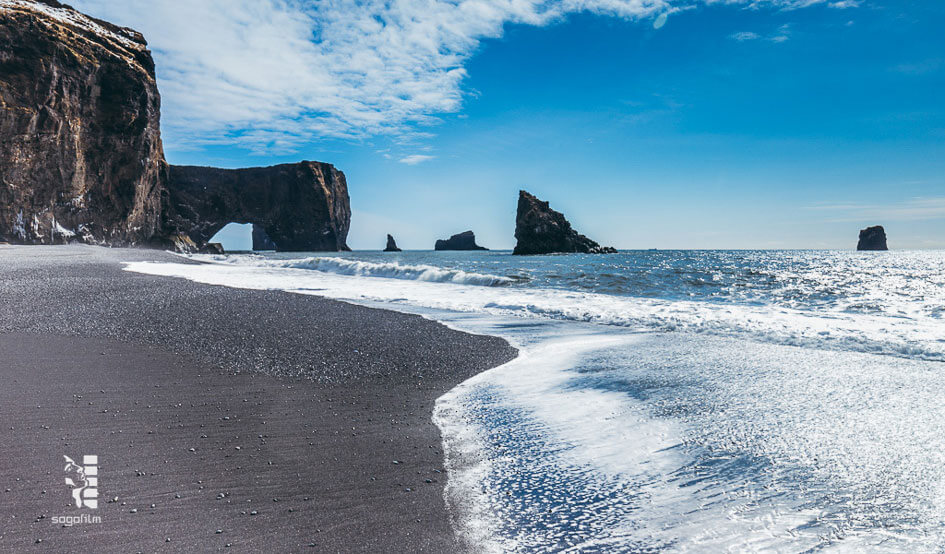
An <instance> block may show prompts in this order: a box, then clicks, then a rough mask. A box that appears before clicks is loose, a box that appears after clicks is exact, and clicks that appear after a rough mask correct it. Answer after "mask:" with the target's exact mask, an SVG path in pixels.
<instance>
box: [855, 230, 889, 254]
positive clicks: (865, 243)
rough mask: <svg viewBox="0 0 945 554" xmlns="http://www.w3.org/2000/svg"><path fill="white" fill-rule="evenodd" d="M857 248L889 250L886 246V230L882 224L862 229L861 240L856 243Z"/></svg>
mask: <svg viewBox="0 0 945 554" xmlns="http://www.w3.org/2000/svg"><path fill="white" fill-rule="evenodd" d="M856 249H857V250H889V247H888V246H886V230H885V229H883V226H882V225H876V226H874V227H867V228H866V229H863V230H861V231H860V240H859V241H858V242H857V243H856Z"/></svg>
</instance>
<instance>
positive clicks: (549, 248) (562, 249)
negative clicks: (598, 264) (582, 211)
mask: <svg viewBox="0 0 945 554" xmlns="http://www.w3.org/2000/svg"><path fill="white" fill-rule="evenodd" d="M515 239H516V240H517V242H516V244H515V250H514V251H513V252H512V253H513V254H520V255H527V254H552V253H570V252H578V253H585V254H612V253H616V252H617V250H616V249H615V248H611V247H609V246H601V245H599V244H597V243H596V242H594V241H593V240H591V239H589V238H587V237H585V236H584V235H582V234H580V233H578V232H577V231H575V230H574V229H572V228H571V224H570V223H569V222H568V220H567V219H565V217H564V215H563V214H562V213H560V212H556V211H555V210H552V209H551V206H550V205H549V204H548V202H544V201H541V200H539V199H538V198H536V197H534V196H532V195H531V194H529V193H527V192H525V191H524V190H522V191H519V194H518V212H517V214H516V217H515Z"/></svg>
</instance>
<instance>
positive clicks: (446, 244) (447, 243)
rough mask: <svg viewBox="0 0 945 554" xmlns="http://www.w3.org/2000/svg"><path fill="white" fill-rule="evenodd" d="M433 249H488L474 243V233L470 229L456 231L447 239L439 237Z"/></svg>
mask: <svg viewBox="0 0 945 554" xmlns="http://www.w3.org/2000/svg"><path fill="white" fill-rule="evenodd" d="M433 249H434V250H488V248H486V247H484V246H479V245H478V244H476V235H475V233H473V232H472V231H463V232H462V233H457V234H455V235H453V236H451V237H450V238H448V239H439V240H437V241H436V243H435V244H434V245H433Z"/></svg>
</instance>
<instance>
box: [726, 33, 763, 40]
mask: <svg viewBox="0 0 945 554" xmlns="http://www.w3.org/2000/svg"><path fill="white" fill-rule="evenodd" d="M730 38H731V39H732V40H737V41H738V42H745V41H746V40H757V39H759V38H761V35H759V34H758V33H753V32H751V31H742V32H740V33H735V34H733V35H731V37H730Z"/></svg>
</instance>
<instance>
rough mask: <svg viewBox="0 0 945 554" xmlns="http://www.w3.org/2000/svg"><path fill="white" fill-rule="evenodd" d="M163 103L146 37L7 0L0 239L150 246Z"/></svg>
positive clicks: (2, 6)
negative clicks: (147, 244) (148, 243)
mask: <svg viewBox="0 0 945 554" xmlns="http://www.w3.org/2000/svg"><path fill="white" fill-rule="evenodd" d="M160 108H161V100H160V96H159V95H158V90H157V84H156V82H155V80H154V61H153V60H152V59H151V53H150V52H149V51H148V49H147V43H146V42H145V40H144V38H143V37H142V36H141V35H140V34H139V33H137V32H135V31H132V30H131V29H125V28H122V27H117V26H115V25H111V24H109V23H106V22H104V21H99V20H96V19H92V18H89V17H86V16H84V15H82V14H80V13H78V12H76V11H75V10H72V9H71V8H68V7H66V6H63V5H61V4H59V3H57V2H53V1H49V2H45V3H39V2H25V1H19V0H0V145H2V147H0V240H8V241H10V242H21V243H30V244H49V243H59V242H66V241H69V240H80V241H83V242H88V243H98V244H115V245H133V244H141V243H146V242H148V241H150V239H151V238H152V237H153V236H154V235H156V234H158V233H159V232H160V223H161V191H162V189H163V182H164V179H165V177H166V172H167V168H166V164H165V162H164V152H163V149H162V146H161V133H160V129H159V120H160Z"/></svg>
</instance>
